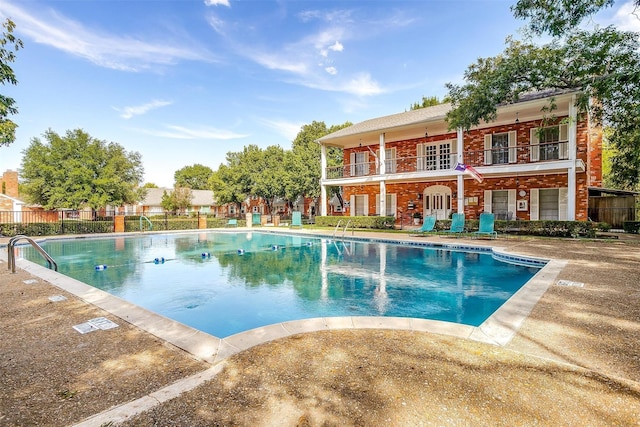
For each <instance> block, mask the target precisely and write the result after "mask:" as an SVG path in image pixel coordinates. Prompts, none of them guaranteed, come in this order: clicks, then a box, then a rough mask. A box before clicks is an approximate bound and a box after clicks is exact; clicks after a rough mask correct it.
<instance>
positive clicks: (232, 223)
mask: <svg viewBox="0 0 640 427" xmlns="http://www.w3.org/2000/svg"><path fill="white" fill-rule="evenodd" d="M237 226H238V220H237V219H235V218H231V219H230V220H229V221H227V227H237Z"/></svg>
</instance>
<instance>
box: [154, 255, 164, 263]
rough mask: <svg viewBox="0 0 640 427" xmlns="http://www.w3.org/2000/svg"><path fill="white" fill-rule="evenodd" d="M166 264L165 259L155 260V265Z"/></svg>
mask: <svg viewBox="0 0 640 427" xmlns="http://www.w3.org/2000/svg"><path fill="white" fill-rule="evenodd" d="M164 262H165V259H164V257H160V258H156V259H154V260H153V263H154V264H164Z"/></svg>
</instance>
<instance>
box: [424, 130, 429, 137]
mask: <svg viewBox="0 0 640 427" xmlns="http://www.w3.org/2000/svg"><path fill="white" fill-rule="evenodd" d="M424 137H425V138H428V137H429V131H428V130H427V128H424Z"/></svg>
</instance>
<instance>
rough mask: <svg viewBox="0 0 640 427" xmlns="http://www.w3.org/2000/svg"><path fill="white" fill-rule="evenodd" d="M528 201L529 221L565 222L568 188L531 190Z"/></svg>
mask: <svg viewBox="0 0 640 427" xmlns="http://www.w3.org/2000/svg"><path fill="white" fill-rule="evenodd" d="M530 199H531V200H530V218H531V220H559V221H566V220H567V217H568V213H567V210H568V201H569V199H568V188H566V187H565V188H532V189H531V190H530Z"/></svg>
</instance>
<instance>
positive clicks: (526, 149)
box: [326, 141, 569, 180]
mask: <svg viewBox="0 0 640 427" xmlns="http://www.w3.org/2000/svg"><path fill="white" fill-rule="evenodd" d="M568 148H569V143H568V142H566V141H565V142H552V143H545V144H535V145H524V146H522V145H521V146H516V147H500V148H493V149H489V150H477V151H466V152H464V153H463V155H462V159H463V160H462V161H463V163H464V164H467V165H470V166H473V167H475V168H478V167H486V166H502V165H504V166H513V165H524V164H540V163H548V162H558V161H564V160H568V159H569V156H568V153H569V150H568ZM456 159H457V154H444V155H428V156H413V157H396V158H394V159H386V160H385V169H386V170H385V175H386V176H390V175H391V176H393V175H401V174H407V173H421V172H425V173H426V175H434V174H433V172H437V171H443V172H444V171H450V170H451V169H453V168H454V167H455V165H456V163H457V160H456ZM326 173H327V175H326V176H327V180H338V179H345V178H363V177H373V176H380V175H381V174H380V168H379V167H378V164H377V162H375V161H373V162H367V163H352V164H345V165H341V166H329V167H327V169H326ZM436 175H437V174H436Z"/></svg>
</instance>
